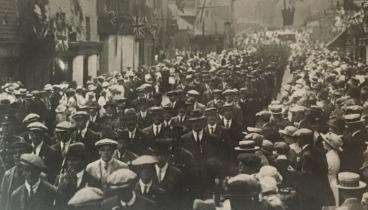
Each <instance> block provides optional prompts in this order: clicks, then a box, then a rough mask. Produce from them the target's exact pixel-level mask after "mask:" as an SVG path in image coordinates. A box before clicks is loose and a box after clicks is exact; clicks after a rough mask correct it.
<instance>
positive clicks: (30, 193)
mask: <svg viewBox="0 0 368 210" xmlns="http://www.w3.org/2000/svg"><path fill="white" fill-rule="evenodd" d="M33 195H34V192H33V187H32V186H31V189H30V190H29V200H32V198H33Z"/></svg>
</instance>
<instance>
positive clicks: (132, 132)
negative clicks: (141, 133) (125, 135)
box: [128, 128, 137, 137]
mask: <svg viewBox="0 0 368 210" xmlns="http://www.w3.org/2000/svg"><path fill="white" fill-rule="evenodd" d="M136 131H137V128H134V130H133V131H130V130H128V132H129V137H130V136H133V137H134V136H135V133H136Z"/></svg>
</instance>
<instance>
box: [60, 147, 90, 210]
mask: <svg viewBox="0 0 368 210" xmlns="http://www.w3.org/2000/svg"><path fill="white" fill-rule="evenodd" d="M66 165H67V167H68V168H67V170H66V171H65V172H64V173H62V174H60V175H59V176H57V178H56V182H55V186H57V192H58V194H59V195H58V196H57V197H56V200H55V206H56V207H57V209H58V210H67V209H68V201H69V200H70V199H71V198H72V197H73V195H74V194H75V193H76V192H77V191H78V190H80V189H82V188H83V187H85V186H86V184H87V179H88V178H87V174H86V173H85V171H84V168H85V166H86V163H85V161H84V144H83V143H81V142H77V143H72V144H70V145H69V149H68V152H67V154H66Z"/></svg>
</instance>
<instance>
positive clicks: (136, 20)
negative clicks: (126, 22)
mask: <svg viewBox="0 0 368 210" xmlns="http://www.w3.org/2000/svg"><path fill="white" fill-rule="evenodd" d="M147 22H148V21H147V18H146V17H137V16H134V17H132V28H133V33H134V35H135V38H136V39H138V40H141V39H144V38H145V33H146V26H147Z"/></svg>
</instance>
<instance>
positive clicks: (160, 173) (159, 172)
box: [158, 168, 162, 183]
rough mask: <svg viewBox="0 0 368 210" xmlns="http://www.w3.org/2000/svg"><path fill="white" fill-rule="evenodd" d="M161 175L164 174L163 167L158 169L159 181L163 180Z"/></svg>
mask: <svg viewBox="0 0 368 210" xmlns="http://www.w3.org/2000/svg"><path fill="white" fill-rule="evenodd" d="M161 176H162V171H161V168H159V169H158V183H160V182H161Z"/></svg>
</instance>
